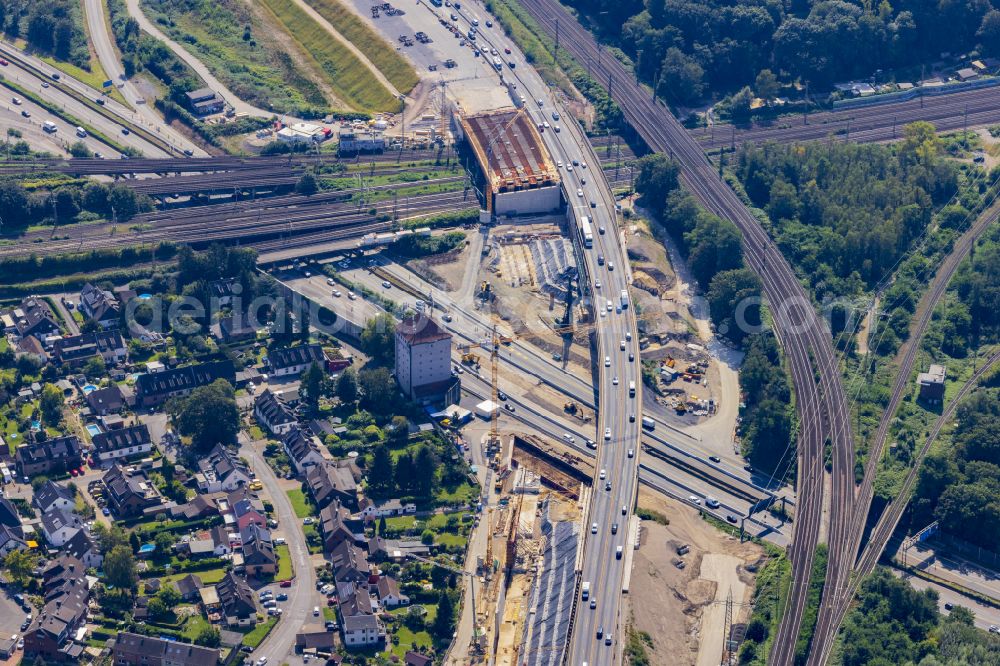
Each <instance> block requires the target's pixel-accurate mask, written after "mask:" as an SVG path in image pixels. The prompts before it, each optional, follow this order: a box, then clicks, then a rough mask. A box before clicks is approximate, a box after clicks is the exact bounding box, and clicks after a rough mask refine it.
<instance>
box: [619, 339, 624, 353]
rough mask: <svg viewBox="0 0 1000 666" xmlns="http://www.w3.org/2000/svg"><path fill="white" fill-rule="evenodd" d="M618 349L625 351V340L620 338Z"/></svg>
mask: <svg viewBox="0 0 1000 666" xmlns="http://www.w3.org/2000/svg"><path fill="white" fill-rule="evenodd" d="M618 349H620V350H622V351H625V341H624V340H619V341H618Z"/></svg>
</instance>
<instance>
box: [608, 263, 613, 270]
mask: <svg viewBox="0 0 1000 666" xmlns="http://www.w3.org/2000/svg"><path fill="white" fill-rule="evenodd" d="M608 270H609V271H613V270H615V265H614V263H613V262H611V261H609V262H608Z"/></svg>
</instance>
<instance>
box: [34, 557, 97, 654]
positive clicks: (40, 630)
mask: <svg viewBox="0 0 1000 666" xmlns="http://www.w3.org/2000/svg"><path fill="white" fill-rule="evenodd" d="M85 570H86V567H84V565H83V563H82V562H80V561H79V560H77V559H76V558H74V557H71V556H68V555H63V556H62V557H61V558H59V559H58V560H56V561H54V562H53V563H52V564H50V565H49V566H48V567H46V569H45V570H44V571H43V572H42V589H43V590H44V591H45V595H44V599H45V605H44V606H43V607H42V610H41V611H40V612H39V613H38V615H37V616H35V618H34V619H33V620H32V622H31V625H30V626H29V627H28V629H27V631H25V632H24V635H23V638H24V659H25V660H28V661H34V660H36V659H39V658H41V659H42V660H43V661H45V662H46V663H79V662H80V657H81V655H82V654H83V648H84V646H83V645H80V644H78V643H74V642H73V636H74V634H75V633H76V631H77V629H78V628H79V627H82V626H83V625H84V623H85V621H86V617H87V606H88V601H89V598H90V590H89V587H88V584H87V580H86V578H85Z"/></svg>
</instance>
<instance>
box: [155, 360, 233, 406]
mask: <svg viewBox="0 0 1000 666" xmlns="http://www.w3.org/2000/svg"><path fill="white" fill-rule="evenodd" d="M217 379H225V380H226V381H228V382H229V383H230V384H233V385H235V383H236V369H235V368H234V367H233V363H232V361H228V360H226V361H214V362H212V363H200V364H197V365H188V366H184V367H183V368H174V369H173V370H163V371H162V372H155V373H147V374H144V375H139V377H138V378H137V379H136V380H135V395H136V404H137V405H139V406H140V407H153V406H156V405H159V404H162V403H164V402H166V401H167V400H168V399H169V398H174V397H179V396H185V395H187V394H189V393H191V391H193V390H195V389H196V388H198V387H199V386H206V385H208V384H211V383H212V382H214V381H215V380H217Z"/></svg>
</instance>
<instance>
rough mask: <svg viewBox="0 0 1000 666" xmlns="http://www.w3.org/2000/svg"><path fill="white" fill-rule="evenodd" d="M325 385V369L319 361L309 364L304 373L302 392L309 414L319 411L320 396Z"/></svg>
mask: <svg viewBox="0 0 1000 666" xmlns="http://www.w3.org/2000/svg"><path fill="white" fill-rule="evenodd" d="M322 387H323V370H322V369H321V368H320V367H319V365H318V364H317V363H315V362H314V363H311V364H309V367H308V368H306V369H305V371H304V372H303V373H302V379H301V393H302V398H303V402H304V403H305V406H306V409H307V410H308V411H309V414H311V415H314V414H317V413H318V412H319V397H320V393H321V392H322Z"/></svg>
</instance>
